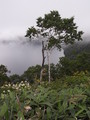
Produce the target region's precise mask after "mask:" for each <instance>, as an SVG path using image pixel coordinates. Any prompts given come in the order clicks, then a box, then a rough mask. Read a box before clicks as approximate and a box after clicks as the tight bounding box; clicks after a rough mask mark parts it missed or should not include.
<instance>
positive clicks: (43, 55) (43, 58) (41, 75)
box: [40, 41, 45, 82]
mask: <svg viewBox="0 0 90 120" xmlns="http://www.w3.org/2000/svg"><path fill="white" fill-rule="evenodd" d="M44 51H45V47H44V41H42V68H41V73H40V82H41V81H42V77H43V69H44V63H45V54H44Z"/></svg>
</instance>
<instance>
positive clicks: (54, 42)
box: [26, 11, 83, 49]
mask: <svg viewBox="0 0 90 120" xmlns="http://www.w3.org/2000/svg"><path fill="white" fill-rule="evenodd" d="M36 23H37V27H36V28H35V27H31V28H28V30H27V33H26V37H29V38H30V39H33V38H34V37H41V36H42V37H43V38H45V39H46V40H47V41H48V49H50V48H52V47H57V48H58V49H60V48H61V43H62V42H65V43H66V44H68V43H73V42H74V41H75V40H81V35H82V34H83V32H82V31H79V32H78V31H77V26H76V24H75V23H74V18H73V17H71V18H61V16H60V15H59V13H58V11H51V12H50V13H48V14H45V15H44V17H43V18H42V17H39V18H38V19H37V22H36Z"/></svg>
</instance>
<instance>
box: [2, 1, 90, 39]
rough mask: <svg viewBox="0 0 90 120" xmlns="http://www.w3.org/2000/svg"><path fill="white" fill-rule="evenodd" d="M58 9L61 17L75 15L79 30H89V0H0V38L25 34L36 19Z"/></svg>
mask: <svg viewBox="0 0 90 120" xmlns="http://www.w3.org/2000/svg"><path fill="white" fill-rule="evenodd" d="M51 10H58V11H59V13H60V15H61V17H64V18H65V17H68V18H69V17H72V16H74V17H75V22H76V23H77V26H79V30H83V31H84V32H85V34H87V33H89V31H90V15H89V14H90V13H89V12H90V0H0V38H7V37H10V36H12V37H13V36H15V35H25V32H26V30H27V28H28V27H30V26H33V25H35V23H36V19H37V18H38V17H40V16H43V15H44V14H46V13H49V12H50V11H51Z"/></svg>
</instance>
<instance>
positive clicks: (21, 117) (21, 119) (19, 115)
mask: <svg viewBox="0 0 90 120" xmlns="http://www.w3.org/2000/svg"><path fill="white" fill-rule="evenodd" d="M18 118H19V119H20V120H24V115H23V113H22V112H21V111H19V112H18Z"/></svg>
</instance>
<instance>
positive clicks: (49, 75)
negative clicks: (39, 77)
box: [47, 50, 51, 83]
mask: <svg viewBox="0 0 90 120" xmlns="http://www.w3.org/2000/svg"><path fill="white" fill-rule="evenodd" d="M47 61H48V81H49V83H50V82H51V72H50V53H49V50H47Z"/></svg>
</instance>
